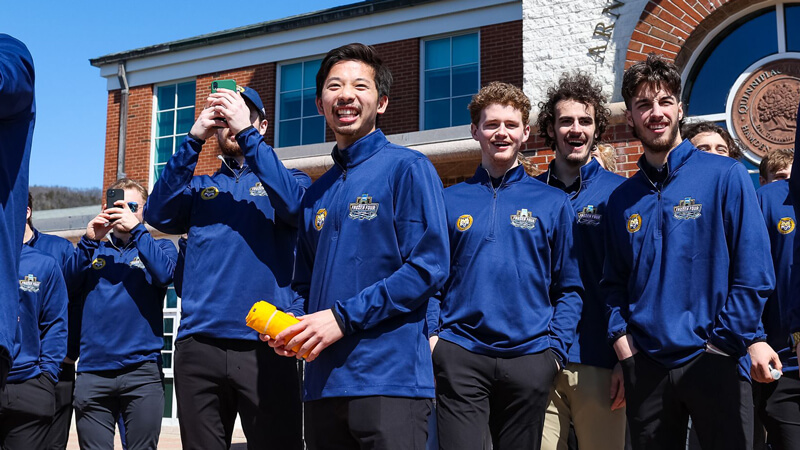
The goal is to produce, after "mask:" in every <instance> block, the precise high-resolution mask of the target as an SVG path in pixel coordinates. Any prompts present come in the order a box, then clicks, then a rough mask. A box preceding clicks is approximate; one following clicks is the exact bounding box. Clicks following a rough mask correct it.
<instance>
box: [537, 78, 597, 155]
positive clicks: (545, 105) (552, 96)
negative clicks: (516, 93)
mask: <svg viewBox="0 0 800 450" xmlns="http://www.w3.org/2000/svg"><path fill="white" fill-rule="evenodd" d="M562 100H574V101H576V102H578V103H583V104H584V105H587V106H592V107H594V122H595V130H594V136H593V138H594V140H595V143H597V141H599V140H600V138H601V137H602V136H603V133H605V131H606V127H607V126H608V119H609V117H610V116H611V112H610V111H609V110H608V108H606V106H605V105H606V97H605V96H604V95H603V87H602V86H601V85H600V83H596V82H595V81H594V80H593V79H592V77H591V76H590V75H589V74H587V73H584V72H581V71H576V72H574V73H572V74H569V73H566V72H565V73H562V74H561V78H559V80H558V85H556V86H551V87H550V88H548V89H547V101H546V102H539V117H537V118H536V126H537V127H539V136H540V137H542V138H543V139H544V143H545V145H547V146H548V147H550V148H551V149H555V145H556V142H555V140H554V139H553V138H552V137H550V135H549V134H548V133H547V130H548V129H549V128H550V127H551V126H554V125H555V120H556V104H557V103H558V102H560V101H562Z"/></svg>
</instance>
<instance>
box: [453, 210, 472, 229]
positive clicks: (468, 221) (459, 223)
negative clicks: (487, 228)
mask: <svg viewBox="0 0 800 450" xmlns="http://www.w3.org/2000/svg"><path fill="white" fill-rule="evenodd" d="M471 226H472V216H470V215H469V214H464V215H463V216H461V217H459V218H458V220H456V228H457V229H458V231H467V230H469V228H470V227H471Z"/></svg>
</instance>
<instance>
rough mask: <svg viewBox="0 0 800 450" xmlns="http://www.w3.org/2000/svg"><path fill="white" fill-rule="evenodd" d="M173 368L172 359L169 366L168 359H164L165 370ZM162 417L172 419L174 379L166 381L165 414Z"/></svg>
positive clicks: (166, 379)
mask: <svg viewBox="0 0 800 450" xmlns="http://www.w3.org/2000/svg"><path fill="white" fill-rule="evenodd" d="M170 367H172V357H170V358H169V366H167V358H166V357H165V358H164V368H165V369H168V368H170ZM162 417H167V418H169V417H172V378H165V379H164V414H163V415H162Z"/></svg>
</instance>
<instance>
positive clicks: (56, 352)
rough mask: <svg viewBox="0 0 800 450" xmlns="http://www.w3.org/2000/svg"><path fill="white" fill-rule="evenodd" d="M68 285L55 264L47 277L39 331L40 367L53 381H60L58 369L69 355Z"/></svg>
mask: <svg viewBox="0 0 800 450" xmlns="http://www.w3.org/2000/svg"><path fill="white" fill-rule="evenodd" d="M67 303H68V299H67V286H66V284H65V283H64V277H63V276H62V275H61V270H60V268H58V267H55V266H53V268H52V270H51V273H50V275H49V276H48V277H47V283H46V286H45V292H44V295H43V298H42V308H41V310H40V314H39V332H40V333H41V336H42V346H41V354H40V357H39V361H40V368H41V369H42V371H44V372H46V373H47V374H48V376H50V378H51V379H52V380H53V381H58V371H59V367H60V366H61V362H62V361H64V357H65V356H67Z"/></svg>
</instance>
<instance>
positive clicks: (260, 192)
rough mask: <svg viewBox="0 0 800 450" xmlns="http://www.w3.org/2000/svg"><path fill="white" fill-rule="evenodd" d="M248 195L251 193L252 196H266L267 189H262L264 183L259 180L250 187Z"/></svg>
mask: <svg viewBox="0 0 800 450" xmlns="http://www.w3.org/2000/svg"><path fill="white" fill-rule="evenodd" d="M250 195H252V196H253V197H266V196H267V190H266V189H264V185H263V184H261V182H260V181H259V182H258V183H256V184H255V185H254V186H253V187H251V188H250Z"/></svg>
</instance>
